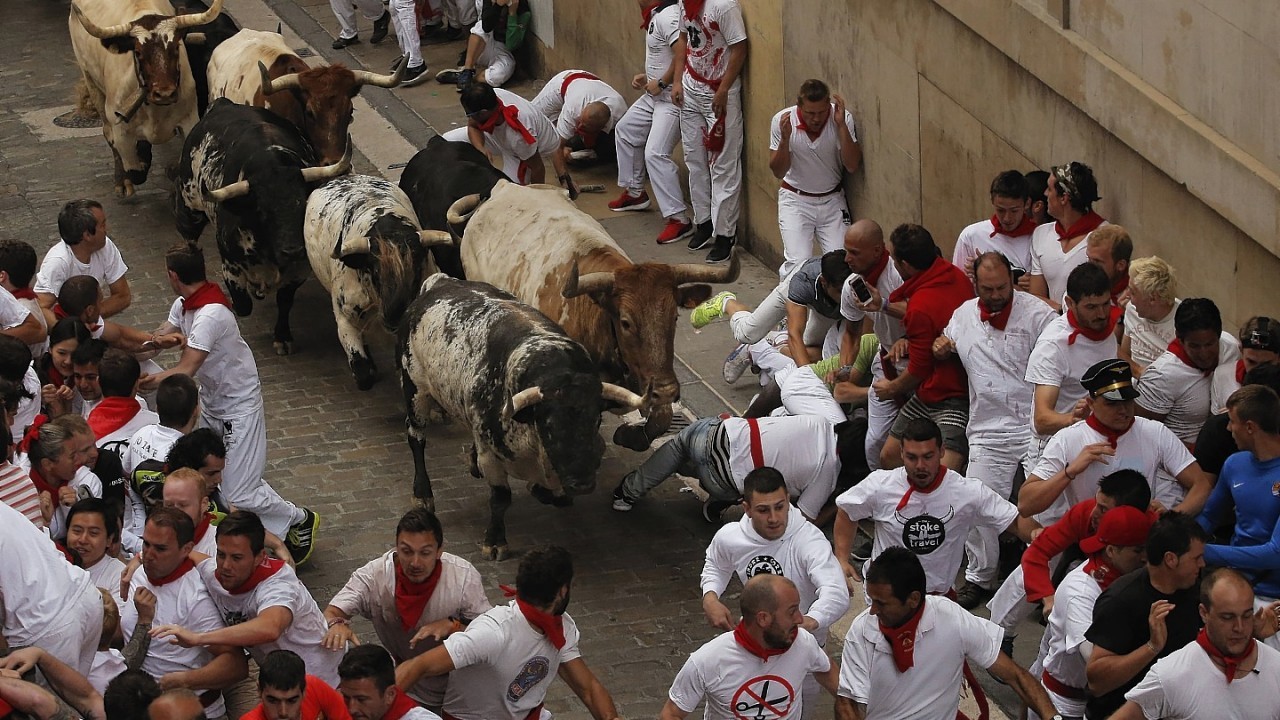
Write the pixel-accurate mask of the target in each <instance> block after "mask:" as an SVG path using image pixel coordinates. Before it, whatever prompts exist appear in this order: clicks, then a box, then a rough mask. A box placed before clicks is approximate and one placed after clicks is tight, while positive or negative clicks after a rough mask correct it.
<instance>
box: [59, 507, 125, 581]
mask: <svg viewBox="0 0 1280 720" xmlns="http://www.w3.org/2000/svg"><path fill="white" fill-rule="evenodd" d="M119 541H120V520H119V517H118V516H117V513H116V511H115V508H113V507H111V505H109V504H108V503H107V501H105V500H103V499H102V498H85V499H84V500H80V501H78V502H76V504H75V505H72V506H71V509H70V510H69V511H68V512H67V547H68V548H69V549H71V550H74V551H76V554H78V555H79V556H80V567H82V568H84V569H85V572H87V573H89V579H90V580H92V581H93V586H94V587H97V588H102V589H103V590H106V591H107V592H109V593H112V594H115V593H116V592H117V591H118V588H119V587H120V574H121V573H123V572H124V563H122V562H120V560H119V558H116V557H114V556H112V555H111V554H110V552H109V550H110V548H111V546H112V545H114V544H115V543H117V542H119Z"/></svg>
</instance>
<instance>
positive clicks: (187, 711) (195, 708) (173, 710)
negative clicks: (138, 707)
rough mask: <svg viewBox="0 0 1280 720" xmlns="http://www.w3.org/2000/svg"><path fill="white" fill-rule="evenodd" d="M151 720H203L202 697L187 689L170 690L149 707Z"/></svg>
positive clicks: (148, 716) (148, 714)
mask: <svg viewBox="0 0 1280 720" xmlns="http://www.w3.org/2000/svg"><path fill="white" fill-rule="evenodd" d="M147 718H148V719H149V720H203V718H204V707H202V706H201V705H200V697H199V696H198V695H196V694H195V693H193V692H191V691H190V690H187V689H186V688H178V689H175V690H169V691H168V692H166V693H164V694H163V695H161V696H160V697H158V698H156V699H155V700H152V701H151V704H150V705H148V706H147Z"/></svg>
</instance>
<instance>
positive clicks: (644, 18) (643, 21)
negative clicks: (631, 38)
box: [640, 0, 662, 28]
mask: <svg viewBox="0 0 1280 720" xmlns="http://www.w3.org/2000/svg"><path fill="white" fill-rule="evenodd" d="M661 4H662V0H653V2H651V3H649V4H648V5H645V6H644V7H642V8H640V27H642V28H647V27H649V21H650V20H652V19H653V14H654V13H655V12H657V11H658V6H659V5H661Z"/></svg>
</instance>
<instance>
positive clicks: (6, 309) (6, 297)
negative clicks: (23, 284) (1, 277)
mask: <svg viewBox="0 0 1280 720" xmlns="http://www.w3.org/2000/svg"><path fill="white" fill-rule="evenodd" d="M30 314H31V310H30V309H28V308H27V306H26V305H23V304H22V302H21V301H19V300H18V298H16V297H14V296H13V293H11V292H9V291H8V290H5V289H4V288H2V287H0V330H8V329H9V328H16V327H18V326H19V325H21V324H22V323H24V322H26V321H27V316H28V315H30Z"/></svg>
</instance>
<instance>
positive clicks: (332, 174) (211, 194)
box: [205, 143, 351, 203]
mask: <svg viewBox="0 0 1280 720" xmlns="http://www.w3.org/2000/svg"><path fill="white" fill-rule="evenodd" d="M350 169H351V143H347V152H346V154H345V155H343V156H342V159H341V160H339V161H338V162H336V163H333V164H332V165H321V166H320V167H307V168H302V181H303V182H307V183H314V182H322V181H324V180H332V179H333V178H336V177H338V176H339V175H344V174H346V173H347V171H349V170H350ZM251 189H252V187H251V186H250V184H249V181H248V180H237V181H236V182H233V183H231V184H229V185H224V186H222V187H220V188H217V189H216V190H208V191H206V193H205V195H206V197H208V198H209V200H211V201H213V202H217V203H224V202H226V201H228V200H234V199H235V198H238V197H244V196H245V195H248V194H249V191H250V190H251Z"/></svg>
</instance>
